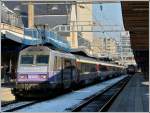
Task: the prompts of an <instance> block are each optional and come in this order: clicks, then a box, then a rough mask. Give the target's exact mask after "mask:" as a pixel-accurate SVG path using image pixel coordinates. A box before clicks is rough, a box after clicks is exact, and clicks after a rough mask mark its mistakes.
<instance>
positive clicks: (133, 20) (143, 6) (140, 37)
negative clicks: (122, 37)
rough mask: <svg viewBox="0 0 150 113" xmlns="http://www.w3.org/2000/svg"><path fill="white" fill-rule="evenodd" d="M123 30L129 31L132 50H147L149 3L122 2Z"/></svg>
mask: <svg viewBox="0 0 150 113" xmlns="http://www.w3.org/2000/svg"><path fill="white" fill-rule="evenodd" d="M121 5H122V14H123V21H124V26H125V29H126V30H128V31H130V40H131V47H132V49H133V50H148V49H149V38H148V37H149V2H148V1H136V2H135V1H122V2H121Z"/></svg>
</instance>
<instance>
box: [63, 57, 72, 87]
mask: <svg viewBox="0 0 150 113" xmlns="http://www.w3.org/2000/svg"><path fill="white" fill-rule="evenodd" d="M71 82H72V59H68V58H64V59H63V83H64V88H69V87H70V86H71Z"/></svg>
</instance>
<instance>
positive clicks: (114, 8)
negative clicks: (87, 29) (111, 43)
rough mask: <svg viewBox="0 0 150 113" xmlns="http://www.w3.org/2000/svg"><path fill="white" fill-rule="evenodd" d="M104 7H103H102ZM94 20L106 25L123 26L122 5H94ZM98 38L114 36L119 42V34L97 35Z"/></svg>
mask: <svg viewBox="0 0 150 113" xmlns="http://www.w3.org/2000/svg"><path fill="white" fill-rule="evenodd" d="M101 6H102V7H101ZM93 19H94V20H97V21H98V22H99V23H101V24H105V25H114V24H116V25H123V20H122V11H121V4H120V3H103V4H101V5H100V4H94V5H93ZM95 35H96V36H98V37H100V36H112V37H113V38H115V39H117V40H119V36H120V35H119V33H114V32H113V33H108V32H107V33H105V35H103V33H95Z"/></svg>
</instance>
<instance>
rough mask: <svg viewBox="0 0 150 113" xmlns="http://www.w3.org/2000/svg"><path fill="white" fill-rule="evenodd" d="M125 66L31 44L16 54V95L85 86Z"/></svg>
mask: <svg viewBox="0 0 150 113" xmlns="http://www.w3.org/2000/svg"><path fill="white" fill-rule="evenodd" d="M123 68H124V67H122V66H118V65H115V64H109V63H104V62H100V61H98V60H96V59H93V58H89V57H85V56H79V55H74V54H71V53H64V52H60V51H55V50H52V49H50V48H49V47H47V46H30V47H28V48H25V49H23V50H22V51H20V53H19V60H18V68H17V79H16V88H14V89H13V93H14V94H15V96H16V97H17V96H26V95H25V94H26V92H29V91H35V90H38V91H39V90H44V91H51V90H55V89H68V88H74V87H77V86H80V85H86V84H89V83H92V82H94V81H99V80H102V79H106V78H111V77H114V76H116V75H117V76H118V75H120V74H121V70H122V69H123Z"/></svg>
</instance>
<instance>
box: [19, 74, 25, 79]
mask: <svg viewBox="0 0 150 113" xmlns="http://www.w3.org/2000/svg"><path fill="white" fill-rule="evenodd" d="M18 77H19V78H20V79H24V78H27V75H25V74H20V75H19V76H18Z"/></svg>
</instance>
